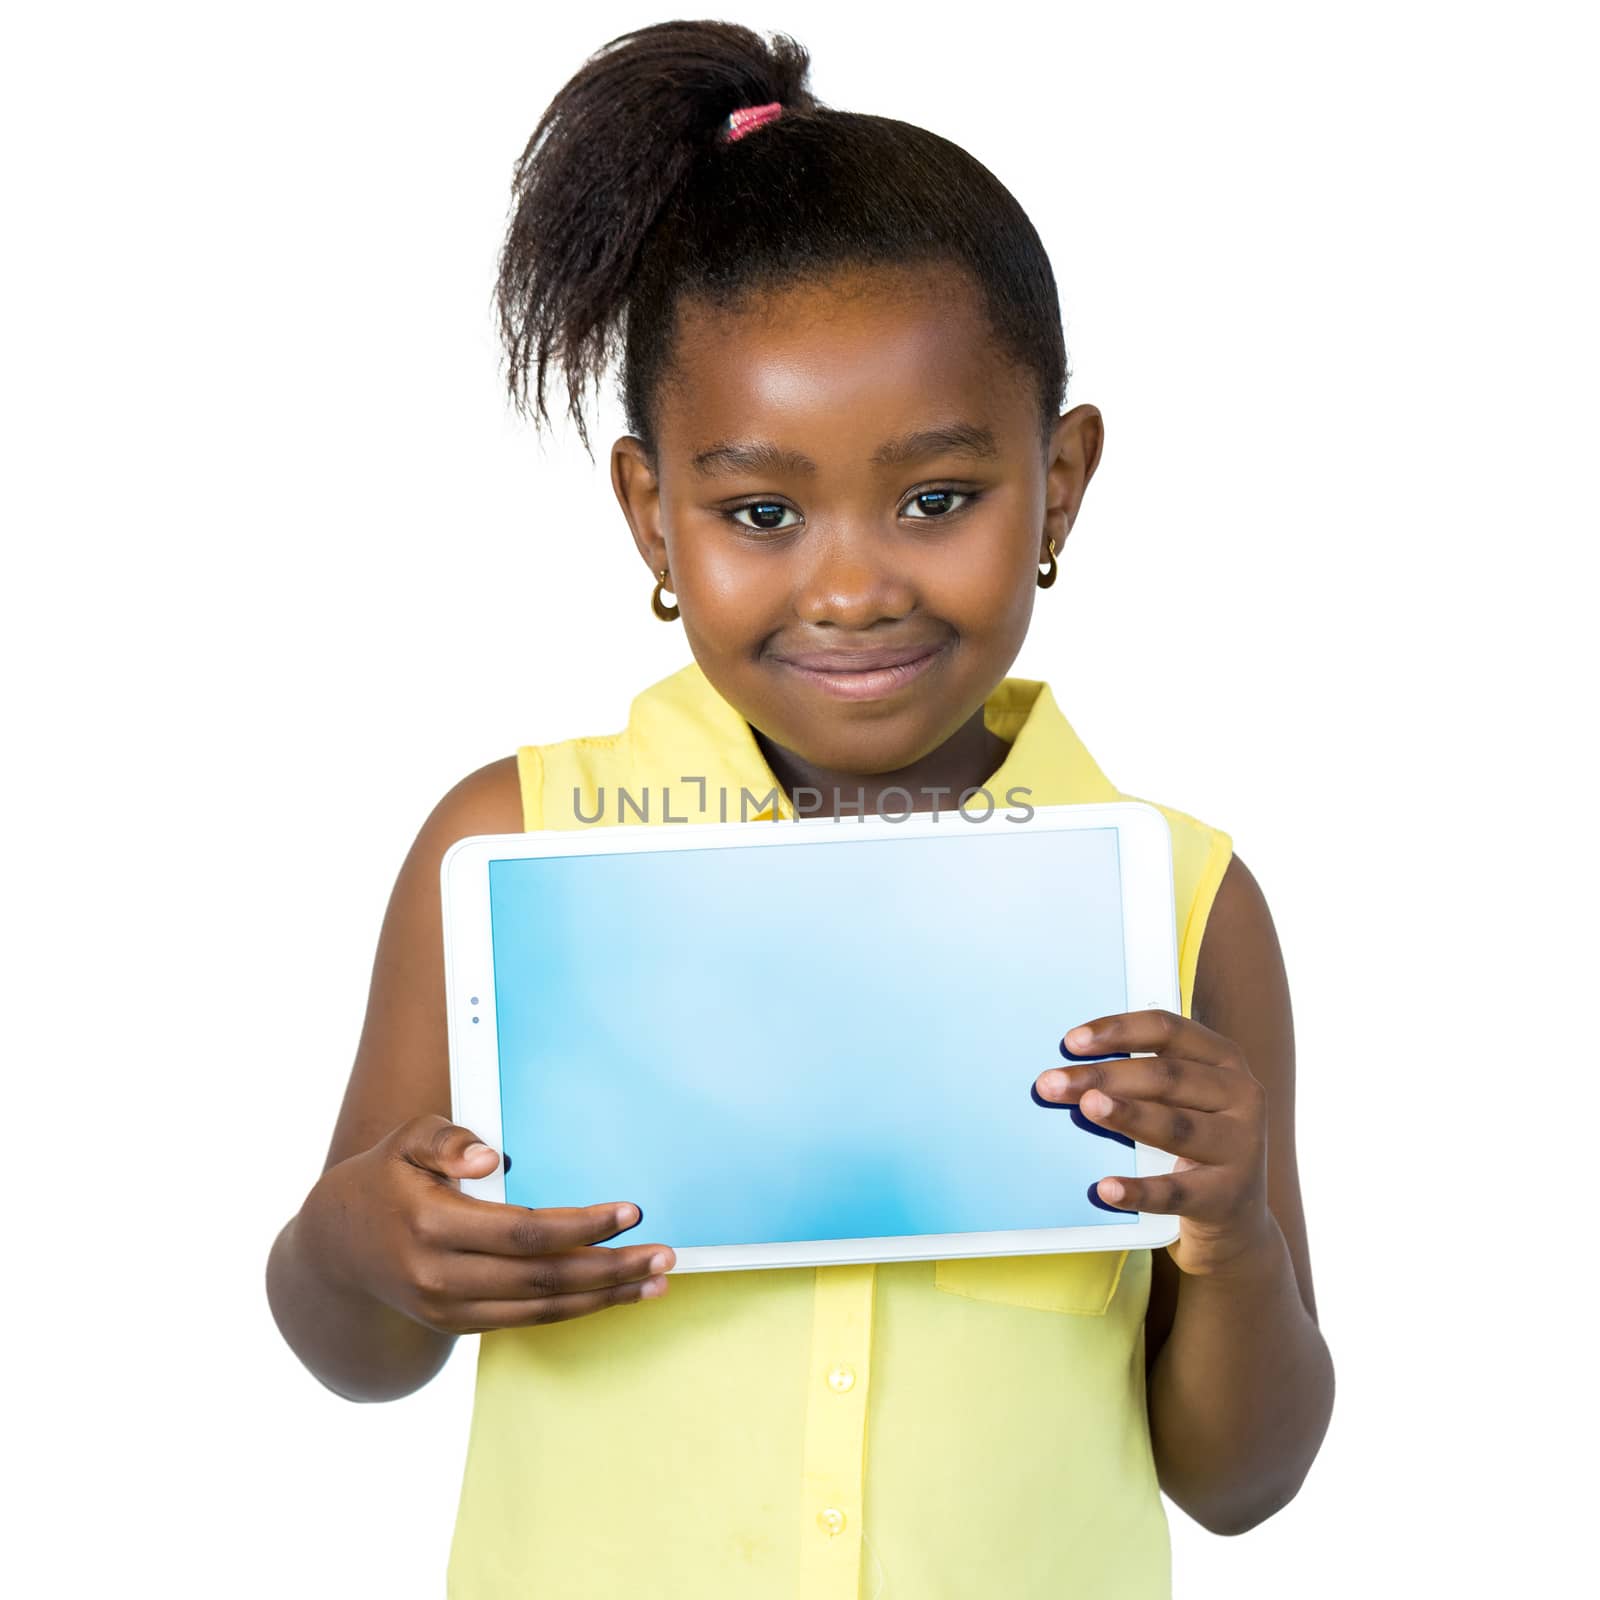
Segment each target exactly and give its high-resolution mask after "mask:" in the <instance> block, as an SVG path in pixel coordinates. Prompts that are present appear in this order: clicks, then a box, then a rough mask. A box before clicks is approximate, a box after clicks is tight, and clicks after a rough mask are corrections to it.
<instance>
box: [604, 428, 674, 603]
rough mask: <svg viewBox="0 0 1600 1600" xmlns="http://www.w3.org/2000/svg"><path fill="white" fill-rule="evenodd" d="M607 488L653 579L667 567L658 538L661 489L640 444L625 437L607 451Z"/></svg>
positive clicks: (664, 549)
mask: <svg viewBox="0 0 1600 1600" xmlns="http://www.w3.org/2000/svg"><path fill="white" fill-rule="evenodd" d="M611 487H612V489H613V490H615V491H616V496H617V504H618V505H620V506H621V507H622V514H623V516H625V517H626V518H627V519H628V529H629V531H630V532H631V533H632V534H633V542H634V544H635V545H637V546H638V549H639V554H640V555H641V556H643V557H644V563H645V565H646V566H647V567H648V568H649V569H650V575H651V577H654V576H655V575H656V574H657V573H658V572H660V570H661V569H662V568H663V567H664V566H666V565H667V541H666V540H665V539H664V538H663V537H662V534H661V485H660V483H659V481H658V480H657V478H656V471H655V468H654V467H653V466H651V464H650V457H649V455H648V454H647V453H646V451H645V447H644V441H643V440H642V439H638V438H635V437H634V435H633V434H631V433H625V434H623V436H622V437H621V438H620V439H618V440H617V442H616V443H615V444H614V445H612V447H611Z"/></svg>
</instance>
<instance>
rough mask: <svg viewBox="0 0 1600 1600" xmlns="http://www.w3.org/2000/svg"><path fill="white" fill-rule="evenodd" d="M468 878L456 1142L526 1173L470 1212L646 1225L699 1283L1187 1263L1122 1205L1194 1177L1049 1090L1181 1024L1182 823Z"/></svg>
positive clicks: (1118, 816) (590, 854)
mask: <svg viewBox="0 0 1600 1600" xmlns="http://www.w3.org/2000/svg"><path fill="white" fill-rule="evenodd" d="M440 878H441V888H442V893H443V905H444V934H445V982H446V994H447V1009H448V1016H449V1039H450V1072H451V1089H452V1096H453V1100H454V1119H455V1121H456V1122H458V1123H460V1124H462V1125H463V1126H464V1127H467V1128H470V1129H472V1131H473V1132H475V1133H476V1134H477V1135H478V1136H479V1137H480V1138H482V1139H484V1140H485V1141H486V1142H488V1143H489V1144H491V1145H493V1146H494V1148H495V1149H496V1150H499V1151H502V1152H503V1153H504V1160H503V1161H502V1163H501V1166H500V1167H499V1168H498V1169H497V1170H496V1171H495V1172H494V1173H493V1174H491V1175H490V1176H489V1177H487V1178H482V1179H469V1180H466V1181H464V1182H463V1184H462V1188H463V1190H464V1191H465V1192H466V1193H468V1194H472V1195H477V1196H479V1197H481V1198H484V1199H489V1200H496V1201H506V1202H510V1203H512V1204H515V1205H521V1206H533V1207H544V1206H580V1205H591V1204H597V1203H601V1202H607V1201H632V1202H633V1203H634V1204H635V1205H637V1206H638V1207H639V1208H640V1211H641V1213H642V1216H641V1218H640V1221H639V1223H637V1224H635V1226H634V1228H633V1229H630V1230H629V1232H630V1233H632V1235H633V1237H634V1238H645V1237H648V1238H650V1239H653V1240H658V1241H660V1242H661V1243H664V1244H668V1245H671V1246H672V1248H673V1250H674V1251H675V1252H676V1254H677V1264H676V1266H675V1267H674V1269H673V1270H674V1271H675V1272H707V1271H720V1270H727V1269H731V1268H756V1267H799V1266H812V1265H821V1264H836V1263H842V1262H862V1261H913V1260H928V1259H932V1260H943V1259H947V1258H951V1257H957V1256H983V1255H1030V1254H1040V1253H1046V1252H1054V1251H1066V1250H1120V1249H1126V1248H1129V1247H1153V1246H1156V1245H1162V1244H1167V1243H1170V1242H1171V1241H1172V1240H1174V1239H1176V1238H1177V1237H1178V1219H1177V1218H1176V1217H1175V1216H1170V1215H1163V1214H1154V1213H1136V1212H1130V1211H1125V1210H1120V1209H1117V1208H1114V1207H1111V1206H1108V1205H1107V1204H1106V1203H1105V1202H1104V1201H1103V1200H1101V1199H1100V1197H1099V1196H1098V1195H1097V1194H1095V1193H1094V1186H1095V1184H1096V1183H1097V1182H1098V1181H1099V1180H1100V1179H1102V1178H1106V1177H1111V1176H1114V1175H1115V1176H1130V1177H1146V1176H1149V1175H1152V1174H1160V1173H1166V1172H1170V1171H1171V1170H1172V1167H1173V1165H1174V1157H1173V1156H1171V1155H1169V1154H1167V1153H1166V1152H1164V1151H1160V1150H1155V1149H1152V1148H1148V1147H1146V1146H1144V1145H1139V1144H1133V1143H1131V1142H1130V1141H1129V1140H1128V1139H1127V1138H1126V1137H1125V1136H1123V1135H1120V1134H1114V1133H1111V1132H1109V1130H1105V1129H1099V1128H1097V1127H1096V1126H1095V1124H1093V1123H1092V1122H1090V1121H1089V1120H1088V1119H1087V1118H1085V1117H1084V1116H1083V1115H1082V1113H1081V1112H1079V1111H1078V1109H1077V1108H1076V1107H1066V1106H1062V1105H1056V1104H1052V1103H1050V1102H1047V1101H1043V1100H1040V1099H1037V1098H1036V1097H1035V1094H1034V1089H1033V1085H1034V1082H1035V1080H1036V1079H1037V1077H1038V1076H1039V1074H1040V1073H1041V1072H1043V1071H1044V1070H1045V1069H1046V1068H1047V1067H1051V1066H1058V1065H1060V1064H1061V1061H1062V1049H1061V1041H1062V1036H1063V1035H1064V1034H1065V1033H1066V1032H1067V1030H1068V1029H1069V1028H1072V1027H1074V1026H1075V1025H1076V1024H1078V1023H1080V1022H1087V1021H1089V1020H1090V1019H1092V1018H1094V1017H1099V1016H1104V1015H1107V1014H1110V1013H1112V1012H1119V1011H1136V1010H1144V1009H1148V1008H1164V1009H1166V1010H1170V1011H1174V1012H1175V1011H1178V1010H1179V1009H1180V1008H1181V1001H1180V998H1179V990H1178V967H1177V932H1176V921H1175V917H1174V909H1173V886H1172V841H1171V835H1170V833H1169V831H1168V827H1167V822H1166V818H1165V817H1163V816H1162V815H1161V813H1160V812H1159V811H1158V810H1156V809H1155V807H1153V806H1150V805H1146V804H1144V803H1142V802H1139V801H1120V802H1116V803H1113V804H1105V805H1071V806H1038V807H1034V808H1032V810H1031V815H1030V814H1027V813H1025V812H1023V811H1020V810H1019V811H1014V812H1009V813H999V812H994V813H991V814H990V815H989V817H988V818H987V819H985V820H982V821H979V820H977V819H976V817H975V816H974V817H972V818H968V817H965V816H963V815H962V814H961V813H959V812H949V811H946V812H942V813H940V814H939V815H938V816H937V817H934V816H932V815H930V814H927V813H917V814H913V815H911V816H909V817H906V818H905V819H903V820H900V821H894V820H891V819H889V818H880V817H868V818H857V817H848V816H847V817H844V818H841V819H839V820H834V819H831V818H813V819H808V820H805V821H777V822H743V823H689V824H683V825H676V824H675V825H670V826H669V825H665V824H658V825H656V826H639V827H608V828H592V829H576V830H550V831H538V832H532V833H518V834H498V835H479V836H476V837H473V838H468V839H462V840H460V841H459V842H458V843H457V844H455V845H453V846H452V847H451V848H450V850H449V851H448V852H447V854H446V855H445V857H444V860H443V862H442V864H441V867H440ZM641 1229H642V1230H643V1231H642V1232H641V1231H639V1230H641Z"/></svg>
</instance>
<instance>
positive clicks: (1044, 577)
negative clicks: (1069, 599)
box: [1039, 539, 1056, 589]
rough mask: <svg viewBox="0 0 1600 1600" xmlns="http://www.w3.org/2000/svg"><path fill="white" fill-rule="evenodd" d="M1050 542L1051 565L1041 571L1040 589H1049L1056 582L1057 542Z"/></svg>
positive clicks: (1052, 540)
mask: <svg viewBox="0 0 1600 1600" xmlns="http://www.w3.org/2000/svg"><path fill="white" fill-rule="evenodd" d="M1048 542H1049V545H1050V565H1049V566H1048V567H1045V568H1043V569H1041V571H1040V573H1039V587H1040V588H1041V589H1048V588H1049V587H1050V585H1051V584H1052V583H1054V582H1055V581H1056V542H1055V540H1054V539H1051V540H1049V541H1048Z"/></svg>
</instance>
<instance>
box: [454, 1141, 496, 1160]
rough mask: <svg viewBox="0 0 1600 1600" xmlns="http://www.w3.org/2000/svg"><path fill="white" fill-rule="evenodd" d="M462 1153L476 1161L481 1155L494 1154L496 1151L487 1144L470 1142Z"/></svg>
mask: <svg viewBox="0 0 1600 1600" xmlns="http://www.w3.org/2000/svg"><path fill="white" fill-rule="evenodd" d="M461 1153H462V1155H464V1156H465V1157H466V1158H467V1160H468V1161H475V1160H477V1158H478V1157H479V1156H492V1155H493V1154H494V1151H493V1150H491V1149H490V1148H489V1147H488V1145H486V1144H469V1145H468V1146H467V1148H466V1149H465V1150H463V1151H462V1152H461Z"/></svg>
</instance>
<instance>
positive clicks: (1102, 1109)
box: [1083, 1089, 1111, 1117]
mask: <svg viewBox="0 0 1600 1600" xmlns="http://www.w3.org/2000/svg"><path fill="white" fill-rule="evenodd" d="M1083 1109H1084V1110H1085V1111H1087V1112H1088V1113H1089V1115H1090V1116H1091V1117H1104V1116H1109V1115H1110V1112H1111V1096H1110V1095H1108V1094H1101V1093H1100V1091H1099V1090H1098V1089H1091V1090H1090V1091H1089V1092H1088V1094H1086V1095H1085V1096H1084V1097H1083Z"/></svg>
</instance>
